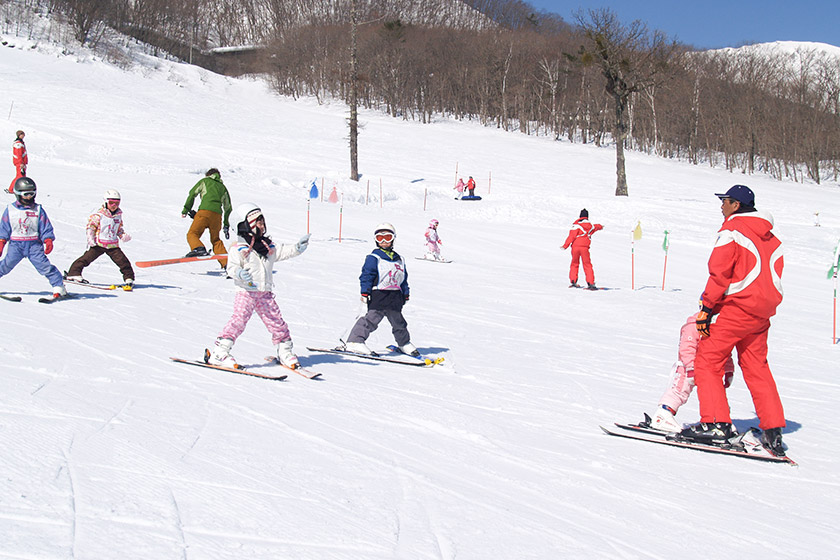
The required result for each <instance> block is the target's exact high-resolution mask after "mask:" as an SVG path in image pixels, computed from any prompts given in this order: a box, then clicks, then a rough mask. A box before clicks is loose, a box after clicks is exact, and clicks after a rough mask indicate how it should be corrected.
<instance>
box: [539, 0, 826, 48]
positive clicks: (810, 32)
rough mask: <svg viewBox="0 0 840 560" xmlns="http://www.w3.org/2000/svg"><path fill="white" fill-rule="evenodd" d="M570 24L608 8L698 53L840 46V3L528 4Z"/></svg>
mask: <svg viewBox="0 0 840 560" xmlns="http://www.w3.org/2000/svg"><path fill="white" fill-rule="evenodd" d="M526 1H528V3H529V4H532V5H533V6H535V7H536V8H538V9H541V10H545V11H548V12H553V13H556V14H559V15H560V16H561V17H563V19H565V20H566V21H568V22H569V23H573V22H574V16H573V14H574V13H575V12H576V11H577V10H578V9H581V8H582V9H583V10H588V9H598V8H610V9H611V10H612V11H613V12H615V13H616V14H618V17H619V19H620V20H621V21H622V22H623V23H630V22H631V21H633V20H635V19H639V20H642V21H643V22H645V23H646V24H647V25H648V27H649V28H651V29H659V30H661V31H664V32H665V33H667V34H668V36H670V37H676V38H677V39H678V40H679V41H680V42H682V43H688V44H691V45H694V46H695V47H698V48H716V47H737V46H741V45H743V44H746V43H765V42H769V41H815V42H820V43H828V44H830V45H835V46H838V47H840V0H799V1H794V0H785V1H782V0H725V1H722V0H705V1H703V2H685V1H680V0H526Z"/></svg>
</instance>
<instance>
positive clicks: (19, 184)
mask: <svg viewBox="0 0 840 560" xmlns="http://www.w3.org/2000/svg"><path fill="white" fill-rule="evenodd" d="M37 191H38V187H37V186H36V185H35V181H33V180H32V179H31V178H29V177H21V178H20V179H18V180H17V181H15V185H14V192H15V199H16V200H15V202H13V203H11V204H9V205H8V206H7V207H6V209H5V210H4V211H3V215H2V217H0V254H2V253H3V248H4V246H5V245H6V243H7V242H8V245H9V250H8V251H6V258H5V259H3V260H2V261H0V277H3V276H5V275H7V274H8V273H9V272H11V271H12V269H13V268H14V267H15V266H17V264H18V263H19V262H20V261H21V260H23V259H29V262H31V263H32V266H34V267H35V270H37V271H38V272H39V273H41V274H42V275H44V276H46V277H47V280H49V281H50V286H52V289H53V297H55V298H58V297H62V296H66V295H67V290H65V289H64V279H62V278H61V272H60V271H59V270H58V269H57V268H56V267H55V265H53V264H52V263H50V260H49V259H48V258H47V255H49V254H50V252H52V249H53V241H55V234H54V233H53V226H52V223H51V222H50V219H49V218H48V217H47V213H46V212H45V211H44V209H43V208H42V207H41V205H40V204H36V203H35V195H36V194H37Z"/></svg>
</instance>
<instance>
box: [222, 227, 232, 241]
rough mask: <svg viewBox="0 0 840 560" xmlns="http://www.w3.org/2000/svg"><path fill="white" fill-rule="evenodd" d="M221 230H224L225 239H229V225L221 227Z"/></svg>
mask: <svg viewBox="0 0 840 560" xmlns="http://www.w3.org/2000/svg"><path fill="white" fill-rule="evenodd" d="M222 231H223V232H225V239H230V226H225V227H223V228H222Z"/></svg>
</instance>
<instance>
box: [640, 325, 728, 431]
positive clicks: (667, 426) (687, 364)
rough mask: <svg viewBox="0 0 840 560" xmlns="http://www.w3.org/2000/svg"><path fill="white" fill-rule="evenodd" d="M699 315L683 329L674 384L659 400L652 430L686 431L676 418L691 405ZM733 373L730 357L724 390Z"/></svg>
mask: <svg viewBox="0 0 840 560" xmlns="http://www.w3.org/2000/svg"><path fill="white" fill-rule="evenodd" d="M697 315H698V313H695V314H694V315H692V316H691V317H689V318H688V319H686V321H685V324H684V325H683V326H682V328H681V329H680V346H679V350H678V353H677V356H678V359H677V361H676V363H674V367H673V370H672V371H671V384H670V385H669V386H668V389H667V390H666V391H665V394H664V395H662V398H660V399H659V404H658V405H657V407H656V413H655V414H654V415H653V419H652V420H651V422H650V424H651V427H652V428H656V429H657V430H663V431H666V432H679V431H680V430H682V428H683V427H682V424H680V423H679V422H677V421H676V419H675V418H674V415H676V414H677V410H679V408H680V407H681V406H682V405H684V404H685V403H686V402H688V397H689V396H691V391H692V390H693V389H694V356H695V354H697V344H698V343H699V342H700V333H698V332H697ZM734 372H735V364H734V362H733V361H732V356H730V357H729V359H728V360H727V361H726V364H725V365H724V379H723V386H724V387H725V388H729V385H731V384H732V376H733V374H734Z"/></svg>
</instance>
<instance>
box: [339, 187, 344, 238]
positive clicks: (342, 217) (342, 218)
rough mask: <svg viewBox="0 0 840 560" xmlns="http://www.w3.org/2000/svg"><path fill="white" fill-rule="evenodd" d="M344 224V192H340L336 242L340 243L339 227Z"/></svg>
mask: <svg viewBox="0 0 840 560" xmlns="http://www.w3.org/2000/svg"><path fill="white" fill-rule="evenodd" d="M343 225H344V193H341V206H339V207H338V242H339V243H341V227H342V226H343Z"/></svg>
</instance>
